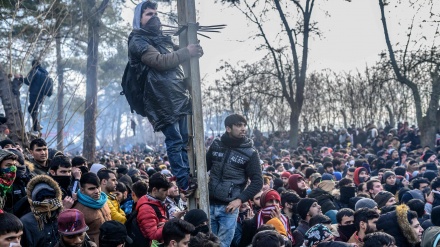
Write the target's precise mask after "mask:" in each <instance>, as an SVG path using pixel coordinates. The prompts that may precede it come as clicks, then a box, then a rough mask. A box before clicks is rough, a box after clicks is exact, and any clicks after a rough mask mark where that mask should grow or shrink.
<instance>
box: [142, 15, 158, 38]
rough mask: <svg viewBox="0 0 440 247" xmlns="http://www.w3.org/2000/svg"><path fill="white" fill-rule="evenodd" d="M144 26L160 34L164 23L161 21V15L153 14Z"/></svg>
mask: <svg viewBox="0 0 440 247" xmlns="http://www.w3.org/2000/svg"><path fill="white" fill-rule="evenodd" d="M143 28H144V29H145V30H148V31H150V32H152V33H154V34H157V35H158V34H160V33H161V28H162V23H161V22H160V19H159V17H157V16H153V17H151V18H150V20H148V22H147V24H145V26H144V27H143Z"/></svg>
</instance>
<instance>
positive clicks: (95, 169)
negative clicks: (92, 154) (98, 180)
mask: <svg viewBox="0 0 440 247" xmlns="http://www.w3.org/2000/svg"><path fill="white" fill-rule="evenodd" d="M105 168H106V167H105V166H104V165H101V164H93V165H92V166H91V167H90V172H91V173H95V174H98V172H99V170H101V169H105Z"/></svg>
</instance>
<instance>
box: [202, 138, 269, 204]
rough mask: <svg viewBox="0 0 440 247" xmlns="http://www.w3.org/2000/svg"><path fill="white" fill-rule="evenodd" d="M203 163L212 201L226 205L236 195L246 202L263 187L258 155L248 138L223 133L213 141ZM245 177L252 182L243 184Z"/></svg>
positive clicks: (245, 181) (212, 202) (245, 180)
mask: <svg viewBox="0 0 440 247" xmlns="http://www.w3.org/2000/svg"><path fill="white" fill-rule="evenodd" d="M206 162H207V169H208V171H210V179H209V184H208V187H209V197H210V198H209V199H210V203H211V204H217V205H225V204H228V203H229V202H231V201H233V200H235V199H237V198H238V199H240V200H241V201H242V202H246V201H248V200H250V199H252V197H253V196H255V195H256V194H257V193H258V192H259V191H260V190H261V188H262V187H263V176H262V172H261V167H260V158H259V155H258V152H257V151H256V150H255V149H254V147H253V142H252V140H251V139H249V138H246V137H245V138H244V139H242V140H234V139H232V138H230V137H229V136H228V134H227V133H225V134H223V136H222V137H221V139H216V140H214V142H213V143H212V145H211V147H210V148H209V150H208V153H207V154H206ZM248 179H250V181H251V183H250V184H249V186H247V187H246V184H247V181H248ZM245 187H246V189H245Z"/></svg>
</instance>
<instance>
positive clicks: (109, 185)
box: [98, 170, 127, 224]
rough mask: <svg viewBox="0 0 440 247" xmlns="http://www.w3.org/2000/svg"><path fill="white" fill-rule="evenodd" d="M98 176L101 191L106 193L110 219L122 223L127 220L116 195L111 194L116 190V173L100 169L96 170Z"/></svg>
mask: <svg viewBox="0 0 440 247" xmlns="http://www.w3.org/2000/svg"><path fill="white" fill-rule="evenodd" d="M98 177H99V180H100V182H101V184H100V185H101V188H102V192H104V193H105V194H106V195H107V205H108V207H109V208H110V215H111V217H112V220H116V221H119V222H121V223H122V224H124V223H125V221H127V218H126V217H125V213H124V211H123V210H122V209H121V206H120V205H119V202H118V200H117V199H116V196H115V195H113V194H112V193H114V192H115V191H116V185H117V184H118V180H117V179H116V174H115V173H114V172H112V171H110V170H101V171H99V172H98Z"/></svg>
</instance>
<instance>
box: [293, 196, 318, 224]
mask: <svg viewBox="0 0 440 247" xmlns="http://www.w3.org/2000/svg"><path fill="white" fill-rule="evenodd" d="M315 202H316V203H317V202H318V201H317V200H315V199H313V198H302V199H301V200H300V201H299V202H298V204H297V205H296V212H298V215H299V216H300V217H301V219H303V220H305V219H306V218H307V214H308V213H309V210H310V208H311V207H312V205H313V203H315Z"/></svg>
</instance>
